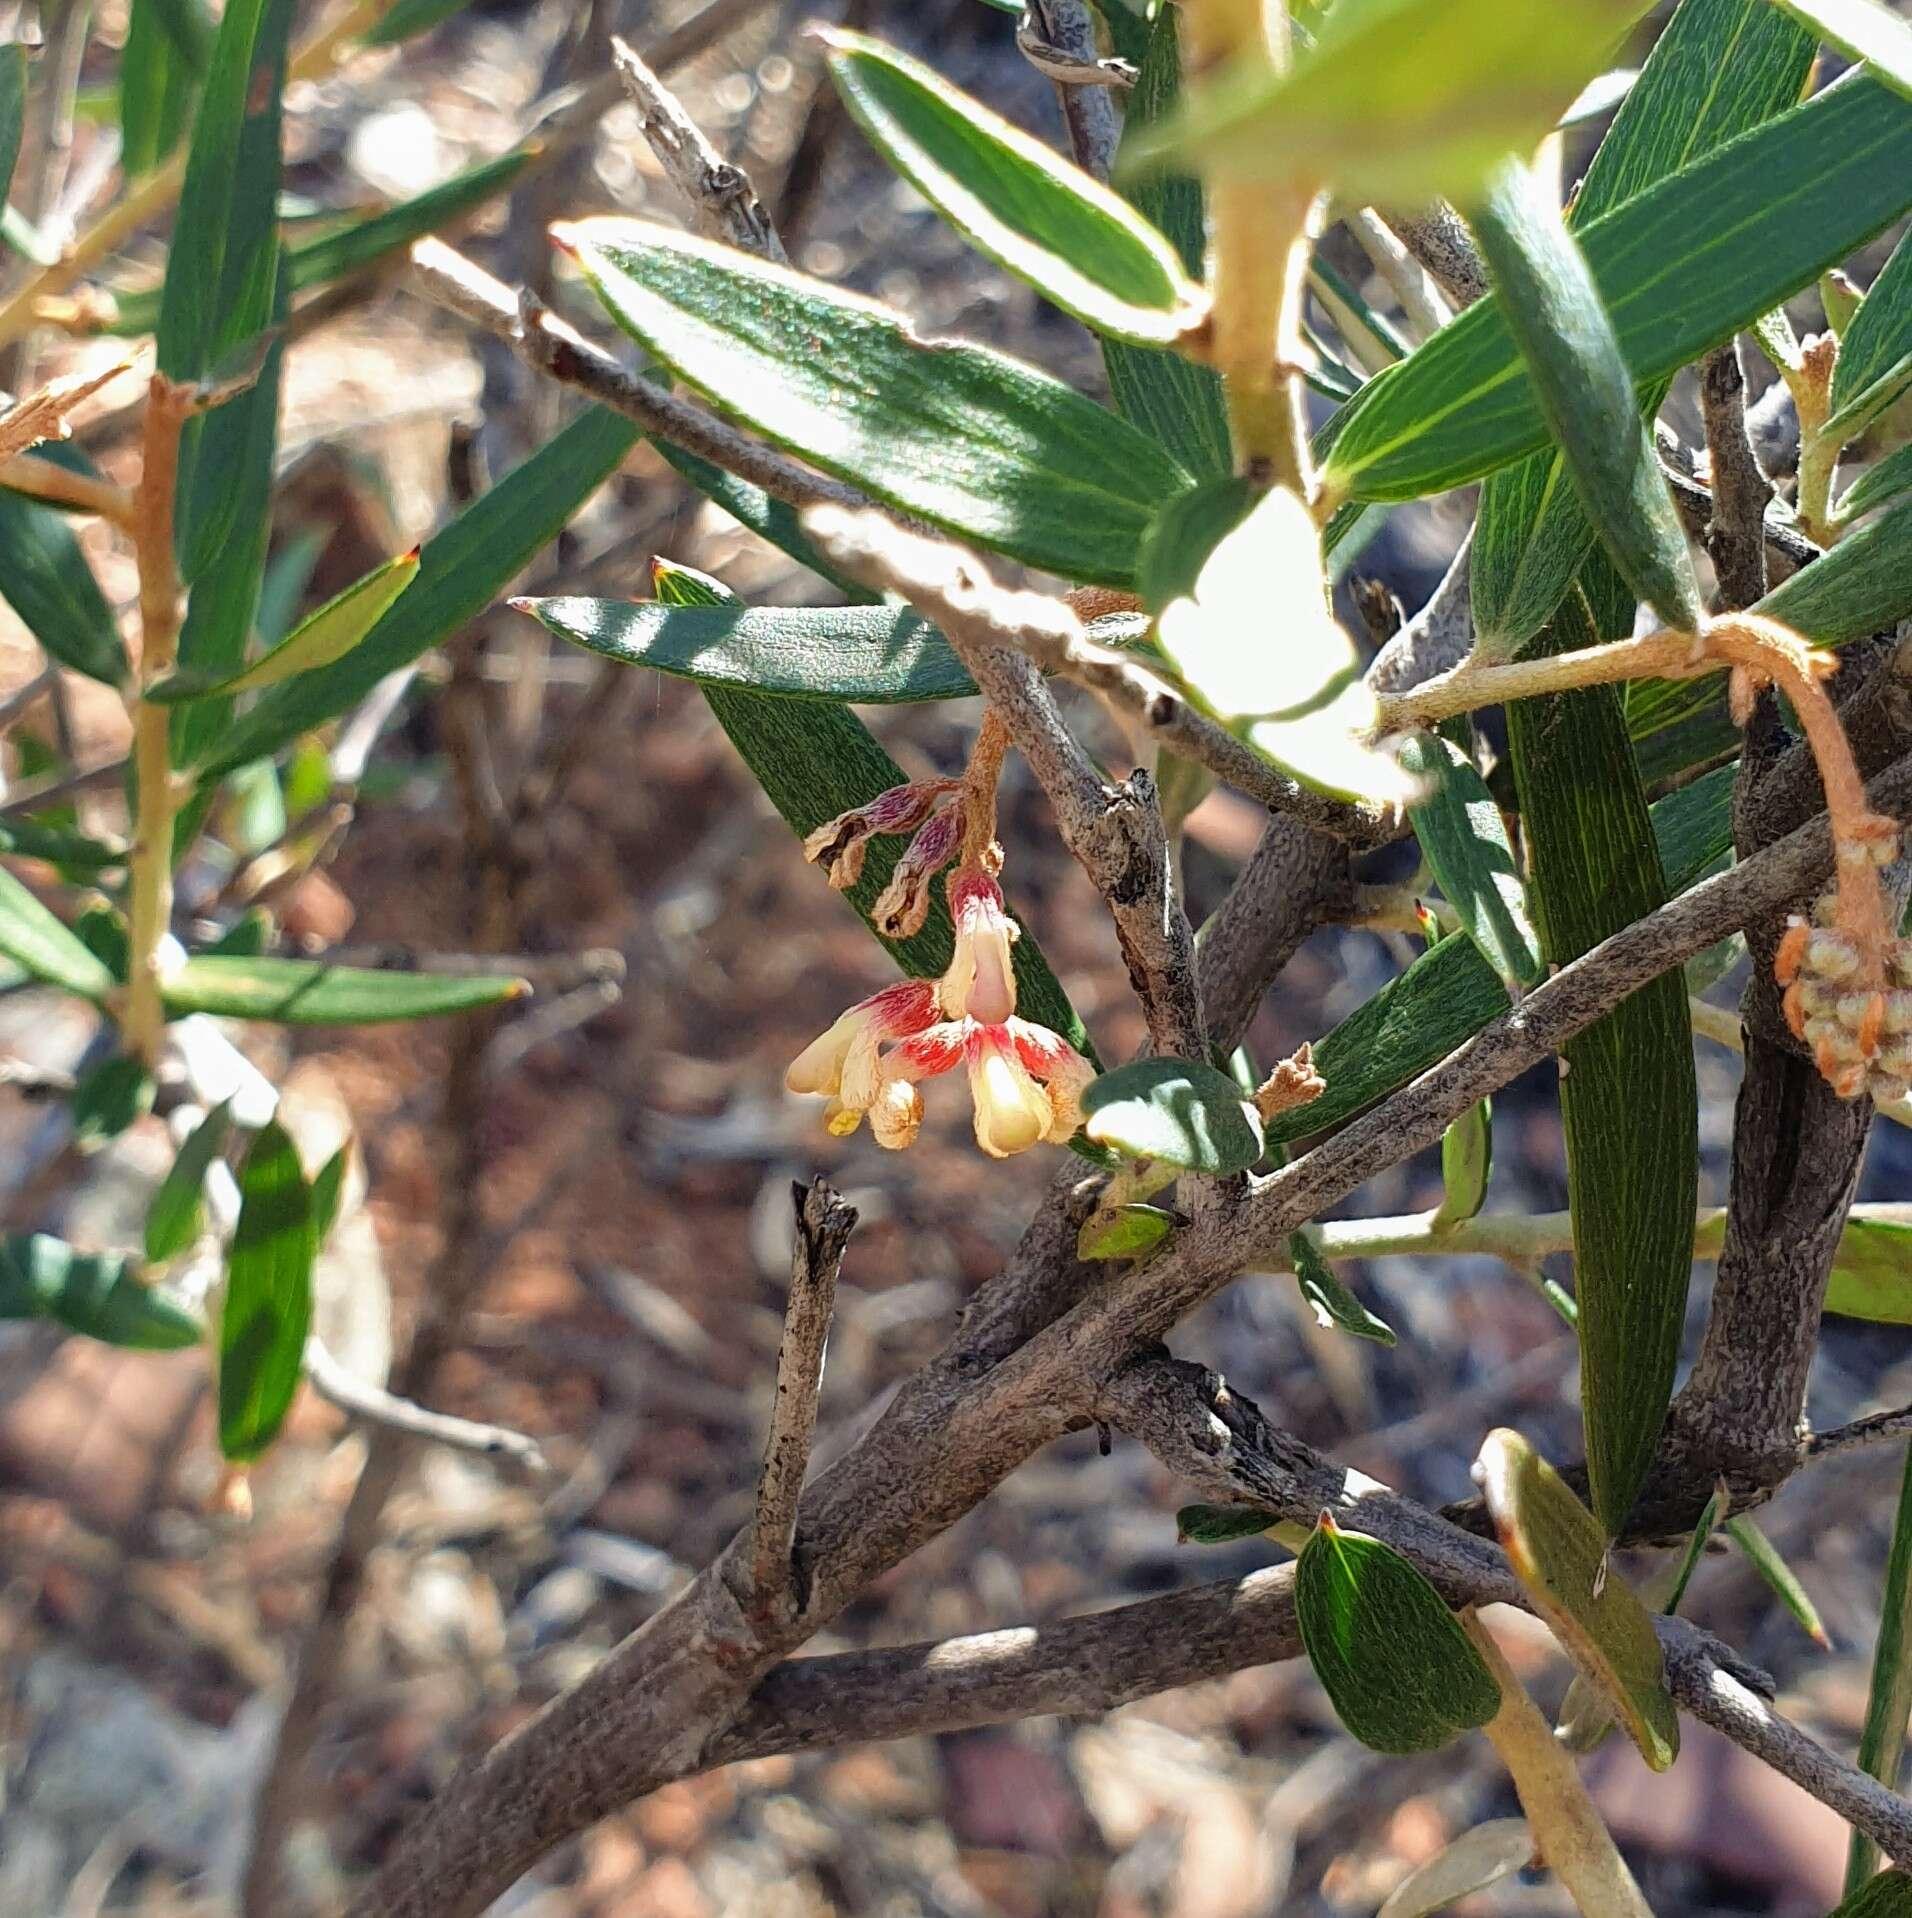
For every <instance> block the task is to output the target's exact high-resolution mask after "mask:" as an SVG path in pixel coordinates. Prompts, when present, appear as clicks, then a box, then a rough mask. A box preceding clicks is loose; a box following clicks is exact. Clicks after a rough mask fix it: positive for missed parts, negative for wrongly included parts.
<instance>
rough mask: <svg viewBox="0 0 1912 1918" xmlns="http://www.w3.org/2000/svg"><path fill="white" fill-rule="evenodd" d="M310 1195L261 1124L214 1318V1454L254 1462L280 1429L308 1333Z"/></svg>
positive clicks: (289, 1149)
mask: <svg viewBox="0 0 1912 1918" xmlns="http://www.w3.org/2000/svg"><path fill="white" fill-rule="evenodd" d="M317 1250H318V1241H317V1238H316V1235H315V1234H314V1232H313V1230H312V1195H311V1193H310V1191H309V1190H308V1189H307V1187H306V1183H305V1174H304V1172H303V1171H301V1170H300V1167H299V1150H298V1147H297V1146H295V1145H294V1144H293V1143H292V1137H291V1134H290V1133H288V1132H287V1131H286V1130H285V1128H284V1127H283V1126H282V1125H280V1124H279V1122H278V1121H277V1120H276V1119H275V1120H272V1121H270V1122H268V1123H267V1124H266V1125H264V1126H262V1127H261V1128H260V1130H259V1132H258V1134H257V1135H256V1137H255V1138H254V1139H253V1142H252V1149H251V1150H250V1151H249V1152H248V1153H247V1154H246V1162H245V1164H244V1165H243V1166H242V1167H241V1168H240V1172H239V1223H238V1225H237V1226H236V1227H234V1229H233V1235H232V1247H231V1250H230V1251H229V1253H228V1254H227V1258H226V1299H225V1305H224V1308H223V1310H222V1311H221V1313H220V1319H219V1449H220V1450H221V1451H222V1452H223V1453H224V1454H225V1455H226V1457H227V1458H229V1459H232V1460H235V1461H237V1462H239V1463H244V1462H246V1461H248V1460H251V1459H256V1458H257V1457H258V1456H259V1454H260V1453H261V1452H263V1451H264V1450H265V1449H266V1447H267V1446H268V1445H270V1444H271V1443H272V1441H273V1439H274V1438H276V1437H277V1436H278V1432H279V1427H280V1426H281V1425H283V1424H284V1423H285V1415H286V1413H287V1412H288V1411H290V1410H291V1409H292V1398H293V1394H294V1393H295V1392H297V1391H298V1389H299V1375H300V1373H301V1371H302V1370H303V1368H304V1363H305V1339H306V1334H307V1333H308V1332H309V1331H310V1330H311V1328H312V1260H313V1255H314V1254H315V1253H316V1251H317Z"/></svg>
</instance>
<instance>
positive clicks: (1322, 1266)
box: [1288, 1232, 1395, 1345]
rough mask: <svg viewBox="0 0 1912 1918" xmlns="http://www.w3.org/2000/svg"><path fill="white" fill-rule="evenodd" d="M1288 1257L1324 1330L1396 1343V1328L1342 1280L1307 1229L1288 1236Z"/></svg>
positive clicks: (1298, 1282) (1305, 1296)
mask: <svg viewBox="0 0 1912 1918" xmlns="http://www.w3.org/2000/svg"><path fill="white" fill-rule="evenodd" d="M1288 1256H1289V1258H1290V1259H1291V1260H1292V1261H1293V1263H1294V1268H1295V1283H1296V1284H1297V1285H1299V1286H1300V1287H1301V1296H1302V1297H1303V1298H1304V1299H1305V1300H1306V1301H1307V1303H1308V1309H1309V1310H1310V1311H1311V1312H1313V1314H1314V1315H1315V1322H1316V1324H1318V1325H1320V1326H1321V1327H1322V1328H1323V1329H1324V1330H1325V1329H1326V1328H1328V1327H1329V1326H1333V1327H1335V1328H1337V1329H1338V1330H1340V1331H1343V1332H1346V1333H1348V1334H1350V1335H1351V1336H1352V1337H1354V1338H1357V1339H1367V1340H1369V1341H1370V1342H1371V1343H1373V1344H1375V1345H1393V1344H1394V1343H1395V1338H1394V1328H1393V1326H1391V1325H1390V1324H1388V1322H1387V1320H1386V1319H1378V1318H1376V1317H1375V1316H1374V1314H1373V1313H1372V1312H1370V1311H1369V1310H1368V1308H1367V1307H1366V1306H1365V1305H1363V1304H1362V1303H1361V1301H1360V1300H1359V1299H1357V1298H1356V1297H1355V1296H1354V1294H1353V1293H1352V1292H1350V1291H1349V1290H1348V1288H1347V1287H1346V1286H1345V1285H1343V1284H1342V1283H1341V1280H1340V1278H1339V1276H1338V1275H1337V1274H1336V1272H1335V1269H1334V1267H1333V1266H1331V1265H1330V1264H1329V1263H1328V1262H1327V1260H1326V1259H1324V1258H1323V1257H1322V1256H1321V1254H1320V1252H1319V1250H1318V1249H1317V1248H1316V1246H1315V1242H1314V1241H1313V1240H1312V1239H1311V1238H1309V1236H1308V1235H1307V1233H1305V1232H1291V1233H1290V1234H1289V1235H1288Z"/></svg>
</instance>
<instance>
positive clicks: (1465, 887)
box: [1401, 733, 1546, 986]
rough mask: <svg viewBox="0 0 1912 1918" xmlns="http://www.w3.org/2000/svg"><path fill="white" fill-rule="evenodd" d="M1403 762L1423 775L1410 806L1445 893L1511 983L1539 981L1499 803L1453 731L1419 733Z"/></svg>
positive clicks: (1533, 937) (1535, 938) (1541, 970)
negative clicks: (1418, 794)
mask: <svg viewBox="0 0 1912 1918" xmlns="http://www.w3.org/2000/svg"><path fill="white" fill-rule="evenodd" d="M1401 764H1402V765H1403V766H1405V767H1406V768H1407V770H1408V771H1409V772H1411V773H1414V774H1416V775H1418V776H1419V778H1420V779H1421V781H1422V782H1423V783H1422V790H1423V792H1424V793H1425V795H1426V796H1425V797H1424V798H1423V799H1422V800H1420V801H1419V803H1418V804H1416V805H1414V806H1413V807H1411V808H1410V809H1409V812H1408V817H1409V819H1410V820H1411V821H1412V822H1413V826H1414V836H1415V838H1416V839H1418V840H1419V841H1420V842H1421V851H1422V852H1423V854H1425V855H1426V858H1427V863H1428V866H1429V868H1430V869H1431V870H1432V872H1433V874H1434V880H1435V883H1436V884H1437V885H1438V886H1439V887H1440V889H1441V896H1442V897H1443V898H1444V899H1446V901H1447V902H1448V904H1449V905H1451V906H1452V907H1453V908H1454V910H1455V911H1456V912H1457V913H1459V915H1460V920H1461V924H1462V925H1463V926H1464V927H1466V929H1467V934H1468V937H1469V938H1471V939H1472V940H1473V942H1474V943H1475V945H1477V946H1478V947H1479V948H1480V950H1481V956H1482V957H1483V958H1484V959H1485V960H1486V961H1487V963H1488V964H1489V965H1490V966H1492V967H1493V968H1494V970H1495V971H1496V972H1497V973H1498V974H1499V975H1500V976H1501V978H1502V979H1504V980H1506V981H1507V982H1508V983H1509V984H1510V985H1512V984H1516V983H1517V984H1520V985H1523V986H1532V985H1538V984H1539V983H1540V981H1541V979H1542V978H1543V977H1544V976H1545V973H1546V967H1545V965H1544V963H1543V962H1542V960H1541V956H1540V938H1539V935H1538V934H1537V933H1536V932H1535V931H1534V928H1533V921H1532V919H1531V918H1530V916H1529V914H1528V910H1527V889H1526V887H1525V886H1524V885H1523V884H1522V882H1521V877H1520V871H1519V868H1518V867H1517V866H1516V865H1515V863H1514V849H1513V845H1512V843H1511V841H1509V839H1508V837H1507V826H1506V822H1505V821H1504V820H1503V819H1502V818H1501V816H1500V807H1499V805H1498V804H1496V802H1495V800H1494V796H1493V794H1492V793H1490V792H1489V791H1488V790H1487V782H1486V780H1484V779H1483V778H1482V777H1481V776H1480V773H1479V772H1478V771H1477V770H1476V768H1475V765H1474V762H1473V761H1472V760H1471V759H1469V758H1468V756H1467V755H1466V754H1465V753H1464V752H1462V751H1461V749H1460V748H1459V747H1458V746H1457V745H1455V744H1454V742H1453V741H1452V740H1450V739H1444V738H1443V737H1441V735H1440V734H1438V733H1417V734H1416V735H1415V736H1414V737H1413V738H1412V739H1409V740H1408V741H1407V742H1406V743H1405V744H1404V745H1403V746H1402V747H1401Z"/></svg>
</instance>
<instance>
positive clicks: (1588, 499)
mask: <svg viewBox="0 0 1912 1918" xmlns="http://www.w3.org/2000/svg"><path fill="white" fill-rule="evenodd" d="M1473 224H1474V232H1475V235H1476V237H1477V238H1478V239H1479V241H1480V245H1481V251H1482V252H1483V253H1484V254H1485V255H1486V258H1487V263H1488V266H1489V268H1490V269H1491V271H1492V273H1493V276H1494V292H1495V297H1496V298H1497V299H1498V301H1499V302H1500V307H1501V312H1502V315H1503V317H1504V318H1505V320H1506V322H1507V326H1508V329H1509V331H1510V332H1511V333H1512V334H1513V336H1514V340H1515V343H1516V344H1517V345H1518V346H1519V348H1520V353H1521V358H1522V359H1523V360H1524V361H1525V362H1526V366H1527V374H1528V378H1529V379H1530V380H1531V382H1532V384H1533V389H1534V396H1535V398H1536V399H1537V400H1538V402H1539V406H1540V411H1541V413H1542V415H1543V417H1544V418H1545V419H1546V422H1547V426H1548V430H1549V431H1550V432H1551V433H1552V435H1553V439H1554V444H1555V447H1556V449H1557V450H1558V451H1559V453H1560V455H1561V457H1562V458H1563V459H1564V460H1565V462H1566V466H1567V471H1568V472H1569V474H1570V475H1571V476H1572V478H1573V482H1574V485H1575V486H1576V488H1577V489H1578V490H1579V493H1580V501H1581V504H1582V505H1583V506H1585V508H1586V509H1587V516H1588V518H1589V519H1590V520H1591V521H1592V523H1593V527H1594V530H1595V531H1596V532H1597V533H1598V534H1599V535H1600V538H1601V539H1602V540H1603V541H1604V542H1605V544H1606V548H1607V551H1608V553H1609V554H1611V556H1612V558H1613V562H1614V564H1615V565H1616V566H1617V567H1618V568H1619V569H1620V573H1621V575H1622V577H1624V578H1625V579H1626V581H1627V582H1628V584H1629V585H1630V586H1631V587H1632V588H1633V591H1634V594H1635V596H1636V597H1637V598H1639V599H1643V600H1645V601H1646V603H1647V604H1648V605H1649V606H1651V607H1652V608H1653V610H1654V611H1655V612H1656V613H1658V614H1659V616H1660V619H1661V621H1662V622H1663V623H1664V624H1665V625H1668V626H1673V627H1677V628H1679V629H1680V630H1681V631H1684V632H1697V631H1698V630H1699V627H1700V623H1701V621H1702V619H1703V618H1704V616H1705V604H1704V601H1703V600H1702V599H1701V597H1700V586H1699V579H1698V577H1697V576H1696V575H1695V573H1694V571H1693V560H1692V555H1691V554H1690V553H1689V552H1688V551H1687V547H1686V532H1685V529H1684V528H1683V527H1682V526H1681V524H1680V521H1679V516H1678V515H1677V514H1676V513H1675V512H1674V510H1673V498H1672V495H1671V494H1670V493H1668V491H1667V490H1666V481H1665V479H1664V477H1663V476H1662V475H1661V472H1660V463H1659V460H1658V458H1657V457H1656V456H1655V454H1654V451H1653V437H1652V433H1651V431H1650V430H1649V429H1648V427H1647V426H1646V424H1645V423H1644V422H1643V421H1642V420H1641V418H1640V413H1639V403H1638V401H1637V400H1636V398H1635V396H1634V391H1633V382H1632V379H1631V378H1630V377H1629V375H1628V372H1627V364H1626V359H1625V357H1624V355H1623V354H1622V353H1621V351H1620V342H1619V340H1618V338H1617V337H1616V336H1615V334H1614V331H1613V327H1612V324H1611V322H1610V321H1609V320H1608V318H1607V313H1606V309H1605V308H1604V307H1603V306H1602V305H1601V303H1600V295H1599V293H1598V291H1597V290H1596V289H1595V287H1594V284H1593V278H1592V275H1591V274H1590V273H1589V272H1588V270H1587V263H1586V261H1585V260H1584V259H1583V258H1582V257H1581V253H1580V249H1579V248H1578V247H1577V246H1575V245H1574V243H1573V236H1572V235H1571V234H1570V233H1568V231H1567V224H1566V221H1565V220H1564V219H1562V218H1561V215H1560V210H1559V208H1558V207H1557V206H1556V205H1555V204H1554V200H1553V197H1552V195H1551V193H1548V192H1545V191H1543V190H1542V189H1541V188H1540V186H1539V184H1538V182H1537V178H1536V176H1535V175H1533V174H1531V173H1530V172H1529V171H1528V170H1527V169H1526V168H1525V167H1523V166H1518V165H1510V166H1508V167H1506V168H1504V169H1503V170H1502V171H1501V172H1500V173H1498V174H1497V175H1496V176H1495V178H1494V180H1493V181H1492V182H1491V183H1490V185H1489V187H1488V191H1487V196H1486V198H1485V199H1484V200H1483V201H1482V202H1481V204H1480V206H1479V207H1478V208H1477V209H1476V211H1475V213H1474V216H1473Z"/></svg>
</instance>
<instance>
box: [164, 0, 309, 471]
mask: <svg viewBox="0 0 1912 1918" xmlns="http://www.w3.org/2000/svg"><path fill="white" fill-rule="evenodd" d="M291 26H292V5H291V0H231V4H229V5H228V6H227V8H226V10H225V12H224V13H223V14H222V15H221V16H220V20H219V34H218V38H217V39H216V40H215V41H214V43H213V50H212V59H211V62H210V64H209V65H208V68H207V72H206V87H205V93H204V95H203V96H202V98H201V100H200V104H199V112H198V115H197V117H196V118H195V120H194V124H193V139H192V147H191V150H190V152H189V154H188V156H187V161H186V178H185V183H184V185H183V186H182V187H181V189H180V195H179V214H178V218H177V220H176V221H175V222H174V227H173V232H174V239H173V245H172V251H171V253H170V254H169V255H168V257H167V262H166V285H165V291H164V294H163V295H162V298H161V302H160V315H159V329H158V332H159V340H158V353H159V370H160V371H161V372H162V373H163V374H165V375H166V377H167V378H168V379H172V380H184V381H194V380H199V379H203V378H204V377H205V376H206V375H207V374H208V373H210V372H211V371H212V370H213V368H214V367H215V366H216V365H218V364H219V363H220V362H221V361H222V360H224V359H226V358H227V356H228V355H229V354H231V352H232V351H233V349H234V348H236V347H237V346H239V345H240V344H241V343H242V342H244V341H246V340H249V339H252V338H254V337H256V336H257V335H258V334H259V333H260V332H262V331H263V330H264V329H265V327H267V326H268V325H269V324H270V323H271V320H272V305H273V292H274V288H275V286H276V283H277V280H278V270H279V229H278V200H279V172H280V166H279V96H280V93H281V91H282V90H283V88H284V85H285V48H286V37H287V35H288V33H289V32H290V30H291ZM182 477H183V475H182ZM182 490H183V489H182Z"/></svg>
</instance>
